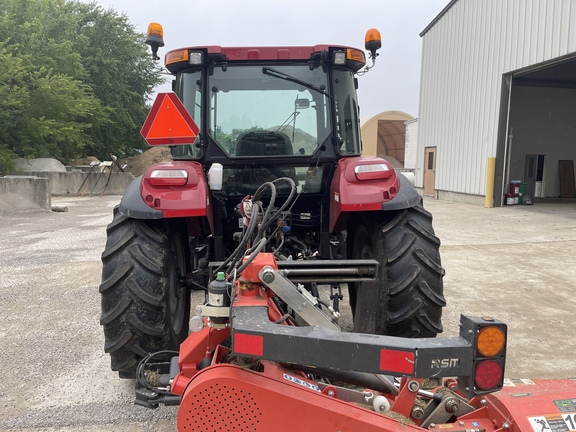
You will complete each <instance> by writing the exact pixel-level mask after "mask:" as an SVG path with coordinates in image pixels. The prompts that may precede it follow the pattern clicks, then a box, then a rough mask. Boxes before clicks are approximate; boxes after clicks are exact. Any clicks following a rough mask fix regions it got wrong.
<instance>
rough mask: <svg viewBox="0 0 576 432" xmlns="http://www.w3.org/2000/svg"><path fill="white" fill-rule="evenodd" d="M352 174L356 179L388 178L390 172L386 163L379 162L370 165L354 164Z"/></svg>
mask: <svg viewBox="0 0 576 432" xmlns="http://www.w3.org/2000/svg"><path fill="white" fill-rule="evenodd" d="M354 174H355V175H356V178H357V179H358V180H362V181H364V180H386V179H387V178H390V175H391V172H390V168H388V165H386V164H383V163H379V164H371V165H356V166H355V167H354Z"/></svg>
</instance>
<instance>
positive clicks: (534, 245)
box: [0, 197, 576, 432]
mask: <svg viewBox="0 0 576 432" xmlns="http://www.w3.org/2000/svg"><path fill="white" fill-rule="evenodd" d="M118 201H119V197H92V198H54V199H53V205H55V206H67V207H68V212H62V213H56V212H49V211H43V210H28V211H24V210H10V211H1V210H0V216H1V220H2V223H1V224H0V239H1V245H2V248H1V250H2V253H1V254H0V304H1V305H2V309H3V310H2V313H1V314H0V347H1V349H0V364H1V365H2V368H3V370H4V373H5V374H6V375H5V378H4V379H2V380H1V381H0V430H2V431H20V432H22V431H60V432H64V431H66V432H68V431H101V430H114V431H160V432H162V431H174V430H175V418H176V412H177V408H175V407H170V408H166V407H163V408H160V409H158V410H148V409H145V408H142V407H138V406H135V405H134V404H133V399H134V396H133V382H132V381H129V380H120V379H119V378H118V377H117V374H116V373H113V372H111V371H110V366H109V358H108V356H107V355H106V354H104V352H103V345H104V340H103V339H104V338H103V334H102V330H101V328H100V325H99V323H98V321H99V315H100V294H99V293H98V285H99V283H100V272H101V263H100V254H101V253H102V250H103V248H104V244H105V240H106V233H105V226H106V225H107V224H108V223H109V222H110V221H111V218H112V208H113V207H114V205H115V204H117V202H118ZM426 207H427V209H428V210H430V211H431V212H432V213H433V214H434V217H435V223H434V225H435V228H436V232H437V234H438V235H439V237H440V238H441V239H442V242H443V246H442V250H441V252H442V260H443V265H444V267H445V268H446V278H445V293H446V297H447V299H448V303H449V305H448V307H447V308H446V310H445V314H444V326H445V329H446V331H445V335H452V334H456V333H457V330H458V327H457V324H458V320H459V315H460V313H469V314H477V315H485V314H490V315H493V316H496V317H497V318H500V319H502V320H503V321H505V322H508V323H509V347H508V366H507V376H509V377H518V378H526V377H530V378H538V377H540V378H543V377H546V378H568V377H574V376H576V366H575V364H574V361H573V353H574V352H575V351H576V339H575V338H574V324H573V312H574V311H575V310H576V287H575V284H576V283H575V281H576V205H574V204H562V203H558V204H542V205H540V204H537V205H535V206H533V207H513V208H512V207H508V208H502V209H483V208H479V207H476V206H469V205H464V204H454V203H448V202H442V201H426Z"/></svg>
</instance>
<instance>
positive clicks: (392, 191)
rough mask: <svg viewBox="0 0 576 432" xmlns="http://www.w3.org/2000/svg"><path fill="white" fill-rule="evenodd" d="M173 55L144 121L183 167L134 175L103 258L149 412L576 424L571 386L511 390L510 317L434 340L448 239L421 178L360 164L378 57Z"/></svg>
mask: <svg viewBox="0 0 576 432" xmlns="http://www.w3.org/2000/svg"><path fill="white" fill-rule="evenodd" d="M149 30H150V32H149V37H148V41H147V42H148V43H149V44H150V45H151V46H152V49H153V56H154V57H155V58H156V56H157V50H158V47H160V46H163V45H164V42H163V40H162V31H161V27H159V25H151V26H150V29H149ZM379 47H380V39H379V35H378V32H377V31H375V30H372V31H369V32H368V34H367V38H366V49H367V50H368V51H369V53H370V54H369V55H370V57H371V58H372V61H373V62H374V60H375V59H376V56H377V53H376V50H377V49H378V48H379ZM165 65H166V67H167V68H168V70H169V71H170V72H171V73H172V74H174V76H175V79H174V81H173V90H174V92H173V93H166V94H160V95H159V96H158V98H157V99H156V102H155V103H154V105H153V107H152V110H151V113H150V115H149V117H148V119H147V121H146V123H145V125H144V127H143V129H142V133H143V135H144V137H145V138H146V139H147V141H148V142H149V143H150V144H152V145H156V144H167V145H170V146H171V149H172V157H173V162H170V163H161V164H156V165H153V166H152V167H151V168H150V169H149V170H148V171H147V172H146V173H145V174H144V175H143V176H142V177H140V178H138V179H136V180H135V181H134V182H133V183H132V184H131V185H130V186H129V188H128V190H127V191H126V194H125V195H124V197H123V198H122V201H121V203H120V205H119V206H118V207H117V208H116V209H115V210H114V220H113V222H112V223H111V224H110V225H109V226H108V230H107V232H108V239H107V243H106V249H105V251H104V253H103V255H102V261H103V273H102V284H101V285H100V291H101V293H102V315H101V324H102V325H103V326H104V334H105V351H106V352H107V353H109V354H110V356H111V359H112V369H113V370H115V371H118V372H119V374H120V376H121V377H124V378H136V402H137V403H138V404H140V405H143V406H146V407H151V408H154V407H157V406H158V405H159V404H166V405H176V404H179V405H180V409H179V412H178V420H177V421H178V428H179V430H181V431H187V430H199V431H230V430H237V431H272V430H274V431H294V430H314V431H316V432H318V431H360V430H362V431H380V432H382V431H398V432H401V431H405V430H413V431H422V430H424V429H434V428H437V429H449V430H450V431H451V432H493V431H503V432H507V431H519V430H526V431H535V432H549V431H548V430H546V429H549V430H554V431H556V430H557V431H561V430H576V427H575V424H576V392H574V390H571V389H572V388H573V385H570V383H569V382H561V381H558V382H536V383H534V382H532V381H530V383H522V386H520V387H515V388H504V364H505V358H506V339H507V328H506V325H505V324H504V323H502V322H500V321H498V320H495V319H493V318H490V317H466V316H463V317H462V318H461V324H460V335H459V336H458V337H453V338H434V336H436V334H437V333H439V332H441V331H442V325H441V313H442V307H443V306H444V305H445V300H444V297H443V293H442V291H443V285H442V277H443V274H444V270H443V269H442V266H441V264H440V255H439V246H440V242H439V240H438V238H437V237H436V236H435V234H434V230H433V228H432V217H431V215H430V213H428V212H426V211H425V210H424V209H423V207H422V200H421V198H420V196H419V195H418V194H417V193H416V191H415V189H414V187H413V186H412V184H411V183H410V181H408V180H407V178H406V177H405V176H404V175H402V174H401V173H399V172H397V171H395V170H394V169H393V168H392V166H391V165H390V164H389V163H388V162H387V161H386V160H384V159H381V158H363V157H362V156H361V143H360V133H359V129H360V128H359V117H358V112H359V109H358V105H357V102H356V88H357V80H356V75H358V74H362V73H364V72H365V71H366V70H367V69H368V68H366V66H365V65H366V60H365V54H364V52H363V51H360V50H358V49H354V48H350V47H345V46H331V45H316V46H312V47H274V48H272V47H253V48H239V47H234V48H225V47H220V46H205V47H190V48H184V49H179V50H175V51H170V52H169V53H168V54H167V55H166V59H165ZM320 286H322V289H319V287H320ZM326 287H328V288H326ZM343 287H347V289H348V297H349V301H350V307H351V311H352V313H353V331H352V332H344V331H342V329H341V327H340V326H339V325H338V322H337V321H338V315H339V308H340V302H341V300H342V299H343V297H344V296H343V293H342V288H343ZM193 290H204V291H205V293H206V294H205V300H204V301H203V302H202V304H200V305H198V306H195V307H194V310H193V314H192V316H191V307H190V305H191V298H190V296H191V292H192V291H193ZM524 384H525V385H524ZM495 392H498V393H495Z"/></svg>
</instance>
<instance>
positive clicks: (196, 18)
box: [97, 0, 449, 120]
mask: <svg viewBox="0 0 576 432" xmlns="http://www.w3.org/2000/svg"><path fill="white" fill-rule="evenodd" d="M97 2H98V3H99V4H101V5H102V6H103V7H104V8H106V9H108V8H112V9H114V10H115V11H117V12H122V13H125V14H126V15H127V16H128V18H129V19H130V21H131V22H132V24H134V25H135V26H136V30H137V31H139V32H142V33H145V32H146V29H147V26H148V23H149V22H151V21H155V22H159V23H160V24H162V26H163V27H164V42H165V43H166V46H165V47H164V48H163V49H161V50H160V52H159V55H160V57H161V58H162V59H164V54H165V53H166V52H167V51H168V50H171V49H175V48H180V47H186V46H201V45H222V46H250V45H252V46H262V45H316V44H339V45H348V46H353V47H357V48H361V49H363V48H364V35H365V33H366V31H367V30H368V29H370V28H372V27H375V28H377V29H378V30H379V31H380V34H381V35H382V48H381V49H380V51H379V52H380V56H379V57H378V60H377V62H376V66H375V67H374V69H372V70H371V71H370V72H368V73H367V74H366V75H364V76H362V77H360V78H359V81H360V83H359V90H358V98H359V102H360V107H361V113H360V114H361V118H362V119H363V120H366V119H368V118H370V117H372V116H373V115H375V114H378V113H380V112H382V111H388V110H397V111H404V112H407V113H408V114H410V115H412V116H414V117H416V116H418V95H419V87H420V57H421V46H422V41H421V38H420V36H419V34H420V32H421V31H422V30H424V28H425V27H426V26H427V25H428V24H429V23H430V22H431V21H432V20H433V19H434V17H436V15H438V13H440V11H441V10H442V9H443V8H444V7H445V6H446V5H447V4H448V3H449V0H349V1H342V0H288V1H286V0H284V1H278V0H268V1H262V0H160V1H155V0H148V1H142V0H97ZM161 90H162V91H168V87H167V88H163V89H161Z"/></svg>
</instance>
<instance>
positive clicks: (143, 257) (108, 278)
mask: <svg viewBox="0 0 576 432" xmlns="http://www.w3.org/2000/svg"><path fill="white" fill-rule="evenodd" d="M107 236H108V238H107V241H106V248H105V250H104V252H103V253H102V263H103V268H102V283H101V285H100V293H101V294H102V315H101V317H100V324H101V325H102V326H103V327H104V336H105V344H104V351H105V352H106V353H109V354H110V357H111V363H112V365H111V366H112V370H113V371H118V374H119V375H120V377H121V378H134V376H135V371H136V367H137V365H138V363H139V361H140V360H141V359H142V358H143V357H145V356H146V355H147V354H149V353H152V352H156V351H161V350H178V349H179V346H180V343H181V342H182V341H183V340H184V339H185V338H186V337H187V335H188V322H189V318H190V291H189V290H187V289H186V287H185V285H184V284H183V282H182V281H183V280H184V276H185V275H186V262H187V261H186V256H187V253H186V251H187V249H186V243H185V241H184V240H183V239H182V237H181V236H180V235H179V234H178V233H174V232H169V231H168V230H167V228H166V227H165V225H164V222H163V221H144V220H136V219H131V218H128V217H125V216H123V215H122V214H121V213H120V212H119V210H118V208H115V209H114V219H113V221H112V223H111V224H110V225H108V228H107Z"/></svg>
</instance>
